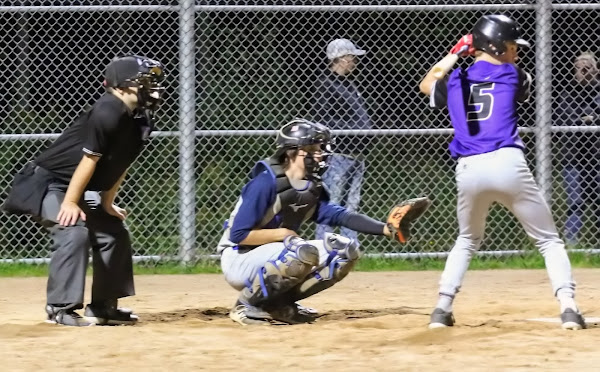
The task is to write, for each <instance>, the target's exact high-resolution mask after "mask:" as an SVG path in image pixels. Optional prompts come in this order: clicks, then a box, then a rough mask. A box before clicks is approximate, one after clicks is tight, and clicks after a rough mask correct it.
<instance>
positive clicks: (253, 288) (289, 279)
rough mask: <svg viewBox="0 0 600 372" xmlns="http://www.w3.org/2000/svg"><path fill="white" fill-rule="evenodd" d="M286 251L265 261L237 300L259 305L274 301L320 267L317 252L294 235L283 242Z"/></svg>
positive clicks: (315, 248) (312, 246)
mask: <svg viewBox="0 0 600 372" xmlns="http://www.w3.org/2000/svg"><path fill="white" fill-rule="evenodd" d="M283 243H284V245H285V249H284V250H283V251H282V252H281V254H280V255H279V257H277V259H275V260H272V261H268V262H267V263H265V265H264V266H263V267H262V269H261V270H259V271H258V272H257V273H256V275H255V276H254V279H253V280H252V281H251V282H249V283H247V286H246V288H244V289H243V290H242V292H241V293H240V301H241V302H243V303H247V304H249V305H252V306H261V305H263V304H264V303H266V302H267V301H274V300H276V299H277V298H278V297H280V296H281V295H282V294H283V293H285V292H287V291H288V290H290V289H291V288H293V287H294V286H296V285H297V284H298V283H300V282H301V281H302V280H303V279H304V278H305V277H306V276H307V275H308V274H309V273H310V272H311V270H312V269H313V267H314V266H317V265H318V264H319V250H318V249H317V247H315V246H314V245H311V244H309V243H308V242H306V240H304V239H302V238H300V237H297V236H294V237H288V238H286V239H285V240H284V241H283Z"/></svg>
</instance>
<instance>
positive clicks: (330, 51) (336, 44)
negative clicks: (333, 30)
mask: <svg viewBox="0 0 600 372" xmlns="http://www.w3.org/2000/svg"><path fill="white" fill-rule="evenodd" d="M365 53H367V51H366V50H362V49H358V48H357V47H356V45H354V43H353V42H351V41H350V40H348V39H335V40H333V41H332V42H330V43H329V44H328V45H327V58H329V59H335V58H339V57H342V56H345V55H348V54H352V55H354V56H362V55H364V54H365Z"/></svg>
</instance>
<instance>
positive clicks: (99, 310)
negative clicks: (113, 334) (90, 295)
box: [83, 300, 139, 325]
mask: <svg viewBox="0 0 600 372" xmlns="http://www.w3.org/2000/svg"><path fill="white" fill-rule="evenodd" d="M83 316H84V317H85V319H86V320H87V321H89V322H93V323H95V324H97V325H134V324H136V323H137V322H138V320H139V318H138V316H137V315H135V314H133V313H132V312H131V310H129V309H123V308H119V307H117V301H115V300H110V301H103V302H100V303H98V304H95V303H91V304H89V305H87V306H86V307H85V312H84V313H83Z"/></svg>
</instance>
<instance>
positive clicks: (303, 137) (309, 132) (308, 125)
mask: <svg viewBox="0 0 600 372" xmlns="http://www.w3.org/2000/svg"><path fill="white" fill-rule="evenodd" d="M276 143H277V151H276V152H275V158H277V159H279V160H281V158H282V156H283V155H284V154H285V152H286V151H287V150H291V149H301V148H302V147H305V146H311V145H320V151H321V160H320V161H317V160H316V159H315V157H314V154H313V153H311V152H307V154H306V156H305V157H304V168H305V169H306V178H308V179H310V180H317V181H320V180H321V176H322V175H323V173H325V171H326V170H327V167H328V164H327V162H328V158H329V155H331V143H332V138H331V132H330V131H329V128H327V127H326V126H325V125H323V124H320V123H315V122H312V121H309V120H306V119H294V120H292V121H290V122H289V123H287V124H285V125H284V126H283V127H281V129H279V132H277V139H276Z"/></svg>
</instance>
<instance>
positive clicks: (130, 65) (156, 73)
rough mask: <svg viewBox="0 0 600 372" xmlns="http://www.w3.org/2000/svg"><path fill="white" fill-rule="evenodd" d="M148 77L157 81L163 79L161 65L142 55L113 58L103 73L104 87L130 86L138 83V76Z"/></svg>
mask: <svg viewBox="0 0 600 372" xmlns="http://www.w3.org/2000/svg"><path fill="white" fill-rule="evenodd" d="M141 77H145V78H149V79H151V80H153V81H155V82H157V83H160V82H161V81H162V80H163V79H164V67H163V65H162V64H161V63H160V62H158V61H155V60H153V59H150V58H148V57H143V56H136V55H131V56H124V57H116V58H114V59H113V60H112V61H111V62H110V63H109V64H108V66H106V73H105V75H104V86H105V87H112V88H117V87H131V86H137V85H139V80H138V79H139V78H141Z"/></svg>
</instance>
